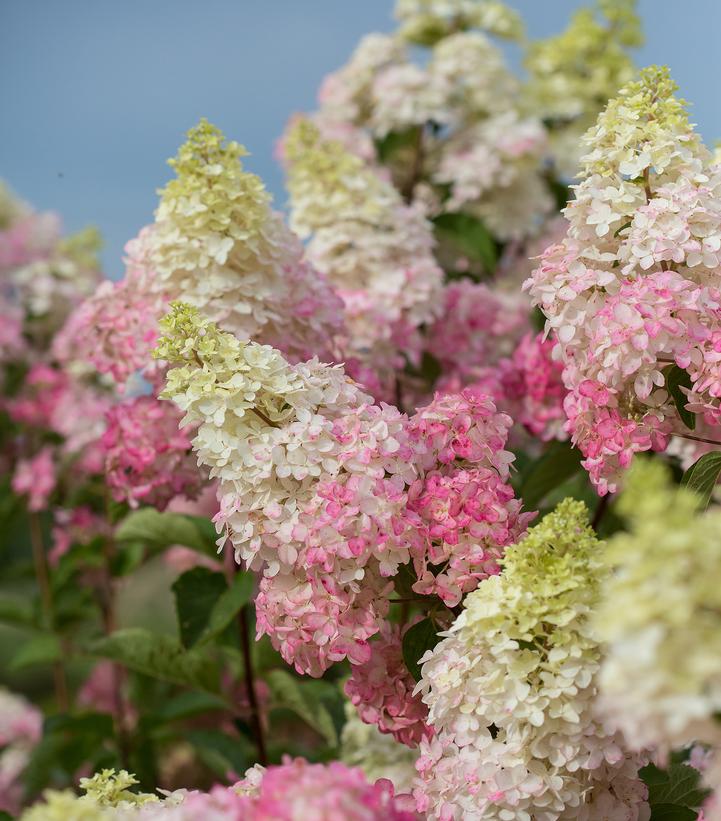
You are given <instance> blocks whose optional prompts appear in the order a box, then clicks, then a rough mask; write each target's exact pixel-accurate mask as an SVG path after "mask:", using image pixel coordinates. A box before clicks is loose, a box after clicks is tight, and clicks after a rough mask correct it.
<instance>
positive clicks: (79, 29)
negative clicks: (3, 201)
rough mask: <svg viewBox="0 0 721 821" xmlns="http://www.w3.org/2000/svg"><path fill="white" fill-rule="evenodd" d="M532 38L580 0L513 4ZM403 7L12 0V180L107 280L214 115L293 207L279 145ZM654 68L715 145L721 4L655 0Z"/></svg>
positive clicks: (646, 6) (2, 20)
mask: <svg viewBox="0 0 721 821" xmlns="http://www.w3.org/2000/svg"><path fill="white" fill-rule="evenodd" d="M510 4H511V5H513V6H515V7H516V8H518V9H519V10H520V11H521V12H522V13H523V15H524V17H525V19H526V23H527V27H528V30H529V33H530V34H531V36H534V37H541V36H547V35H549V34H552V33H554V32H556V31H560V30H561V29H562V28H563V27H564V25H565V21H566V20H567V19H568V16H569V14H570V13H571V12H572V10H573V9H575V8H578V7H579V6H581V5H583V3H582V2H578V0H545V2H541V0H515V2H514V0H511V3H510ZM392 6H393V0H0V111H2V122H3V127H2V130H1V132H0V135H1V136H0V177H4V178H5V179H6V180H8V181H9V182H10V184H11V185H12V187H13V188H14V189H15V190H16V191H17V192H18V193H20V194H21V195H22V196H23V197H24V198H25V199H26V200H28V201H30V202H31V203H33V204H34V205H35V206H36V207H37V208H40V209H54V210H57V211H59V212H60V213H61V214H62V216H63V219H64V221H65V224H66V226H67V228H68V230H76V229H78V228H81V227H82V226H84V225H86V224H89V223H93V224H95V225H97V226H98V227H99V228H100V230H101V231H102V233H103V235H104V237H105V240H106V248H105V251H104V254H103V259H104V264H105V269H106V272H107V273H108V275H110V276H112V277H113V278H117V277H118V276H120V274H121V273H122V263H121V254H122V247H123V245H124V243H125V241H126V240H127V239H129V238H130V237H132V236H133V235H134V234H135V233H136V232H137V230H138V229H139V228H140V227H141V226H142V225H144V224H145V223H147V222H149V221H150V219H151V218H152V211H153V208H154V207H155V203H156V194H155V190H156V188H157V187H158V186H160V185H162V184H163V183H164V182H165V181H166V180H167V178H168V176H169V173H170V172H169V169H168V168H167V166H166V165H165V160H166V159H167V158H168V157H170V156H172V155H173V154H174V153H175V150H176V148H177V146H178V144H179V143H180V142H182V139H183V133H184V132H185V131H186V130H187V129H188V128H189V127H190V126H191V125H193V124H194V123H195V122H196V121H197V120H198V119H199V118H200V117H201V116H206V117H208V119H209V120H211V121H212V122H214V123H215V124H217V125H218V126H220V127H221V128H222V129H223V130H224V131H225V132H226V134H227V135H228V136H229V137H232V138H233V139H236V140H238V141H240V142H242V143H244V144H245V145H246V146H247V147H248V148H249V150H250V151H251V153H252V156H251V157H250V158H248V163H247V164H248V167H249V168H250V169H251V170H253V171H255V172H256V173H258V174H260V175H261V176H262V177H263V179H264V180H265V181H266V184H267V185H268V187H269V188H270V190H271V191H272V192H273V193H274V195H275V197H276V202H277V203H278V205H283V203H284V201H285V194H284V191H283V180H282V175H281V173H280V170H279V169H278V167H277V166H276V164H275V162H274V160H273V156H272V155H273V147H274V142H275V140H276V139H277V137H278V135H279V134H280V133H281V131H282V129H283V126H284V124H285V122H286V119H287V118H288V116H289V114H290V113H292V112H293V111H299V110H300V111H302V110H310V109H312V108H313V107H314V100H315V94H316V89H317V88H318V85H319V83H320V81H321V79H322V77H323V76H324V75H325V74H326V73H327V72H328V71H331V70H333V69H334V68H336V67H337V66H339V65H341V64H342V63H343V62H344V61H345V59H346V58H347V56H348V54H349V53H350V51H351V49H352V48H353V47H354V45H355V43H356V42H357V40H358V39H359V37H360V36H361V35H363V34H364V33H366V32H368V31H373V30H375V31H383V30H389V29H390V28H391V27H392V19H391V13H392ZM640 10H641V15H642V17H643V21H644V28H645V32H646V41H647V42H646V45H645V46H644V47H643V48H642V49H641V50H640V52H639V54H638V58H637V59H638V63H639V65H646V64H649V63H667V64H669V65H670V66H671V70H672V73H673V76H674V78H675V79H676V81H677V82H678V83H679V85H680V86H681V91H682V94H683V95H684V96H685V97H686V98H687V99H689V100H691V101H692V102H693V106H692V109H691V110H692V114H693V119H694V121H695V122H697V123H698V124H699V127H700V130H701V133H702V134H703V135H704V137H705V138H706V139H707V140H708V141H714V140H715V139H717V138H721V107H719V106H718V105H717V102H716V100H717V96H718V95H717V91H716V86H717V81H718V77H719V76H721V50H719V49H718V47H717V37H718V34H717V33H718V30H719V27H720V24H721V3H719V2H718V0H693V2H686V3H679V2H678V0H640Z"/></svg>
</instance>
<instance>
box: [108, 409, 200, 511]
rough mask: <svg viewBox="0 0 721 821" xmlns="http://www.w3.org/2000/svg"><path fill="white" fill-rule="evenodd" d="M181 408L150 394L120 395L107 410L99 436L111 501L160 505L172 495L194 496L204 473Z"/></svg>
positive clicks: (162, 505)
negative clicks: (120, 399) (184, 426)
mask: <svg viewBox="0 0 721 821" xmlns="http://www.w3.org/2000/svg"><path fill="white" fill-rule="evenodd" d="M181 418H182V417H181V414H180V413H179V411H178V409H177V408H176V407H175V406H174V405H172V404H171V403H170V402H161V401H160V400H158V399H156V398H155V397H154V396H139V397H136V398H134V399H126V400H125V401H123V402H120V403H118V404H116V405H113V407H112V408H110V410H109V411H108V414H107V428H106V430H105V433H103V435H102V437H101V439H100V445H101V447H102V449H103V452H104V454H105V480H106V482H107V485H108V487H109V488H110V492H111V493H112V496H113V498H114V499H115V501H116V502H127V503H128V504H129V505H130V507H138V505H139V504H141V503H142V504H149V505H152V506H153V507H155V508H156V509H158V510H164V509H165V508H166V507H167V505H168V503H169V502H170V501H171V499H173V498H175V497H176V496H185V497H187V498H189V499H193V498H195V497H196V496H197V495H198V493H199V492H200V490H201V488H202V485H203V480H204V476H203V473H202V471H201V470H199V469H198V466H197V464H196V460H195V458H194V457H193V453H192V447H191V441H190V436H189V432H188V431H185V430H181V429H179V427H178V426H179V423H180V420H181Z"/></svg>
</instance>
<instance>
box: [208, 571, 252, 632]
mask: <svg viewBox="0 0 721 821" xmlns="http://www.w3.org/2000/svg"><path fill="white" fill-rule="evenodd" d="M252 594H253V575H252V574H251V573H244V572H242V571H240V572H238V573H236V575H235V578H234V579H233V584H232V585H231V586H230V587H229V588H227V589H226V590H224V591H223V593H222V594H221V596H220V598H219V599H218V601H217V602H216V603H215V605H214V606H213V609H212V610H211V611H210V617H209V619H208V624H207V626H206V628H205V630H204V632H203V635H202V636H201V637H200V639H201V641H207V640H208V639H209V638H212V637H214V636H217V635H219V634H220V633H222V632H223V630H225V628H226V627H227V626H228V625H229V624H230V623H231V621H232V620H233V619H234V618H235V617H236V616H237V615H238V613H239V611H240V609H241V607H244V606H245V605H246V604H247V603H248V602H249V601H250V597H251V596H252Z"/></svg>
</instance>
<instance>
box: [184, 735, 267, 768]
mask: <svg viewBox="0 0 721 821" xmlns="http://www.w3.org/2000/svg"><path fill="white" fill-rule="evenodd" d="M185 737H186V738H187V739H188V741H190V742H191V744H193V746H194V747H195V748H196V749H197V750H198V754H199V755H200V757H201V759H202V760H203V762H204V763H205V765H206V766H207V767H209V768H210V769H211V770H213V771H214V772H215V774H216V775H217V776H218V777H220V778H227V776H228V773H229V772H235V773H242V772H244V771H245V770H246V769H248V767H250V766H251V765H252V764H253V751H252V750H251V747H250V744H249V743H248V742H247V741H245V740H244V739H242V738H239V737H238V738H234V737H232V736H230V735H228V734H227V733H223V732H220V731H219V730H191V731H190V732H188V733H186V734H185Z"/></svg>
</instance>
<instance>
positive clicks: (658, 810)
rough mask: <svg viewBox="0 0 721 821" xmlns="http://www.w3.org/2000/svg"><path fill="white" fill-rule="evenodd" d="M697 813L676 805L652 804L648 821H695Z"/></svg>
mask: <svg viewBox="0 0 721 821" xmlns="http://www.w3.org/2000/svg"><path fill="white" fill-rule="evenodd" d="M697 818H698V812H697V811H696V810H691V809H689V808H688V807H678V806H676V804H654V806H653V807H652V808H651V818H650V821H696V819H697Z"/></svg>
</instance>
